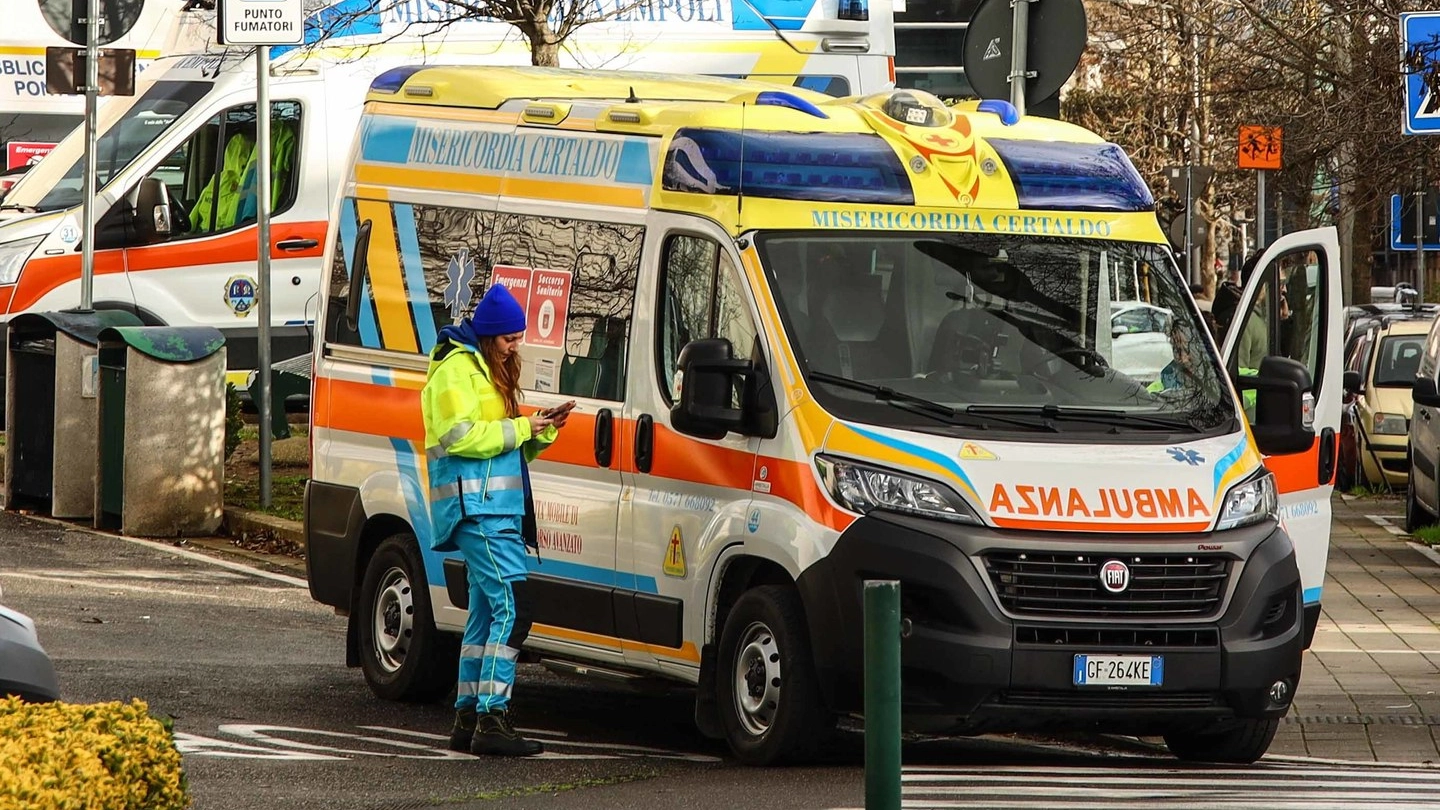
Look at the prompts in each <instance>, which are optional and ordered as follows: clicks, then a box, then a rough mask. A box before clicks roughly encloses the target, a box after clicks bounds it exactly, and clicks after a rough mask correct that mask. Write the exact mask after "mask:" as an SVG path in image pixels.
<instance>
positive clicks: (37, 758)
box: [0, 698, 190, 810]
mask: <svg viewBox="0 0 1440 810" xmlns="http://www.w3.org/2000/svg"><path fill="white" fill-rule="evenodd" d="M189 805H190V800H189V797H188V796H187V795H186V791H185V779H184V774H183V772H182V771H181V769H180V752H179V751H178V750H176V748H175V741H174V738H173V737H172V735H171V733H170V729H169V728H167V727H166V726H165V725H164V724H162V723H161V722H160V721H159V720H156V719H155V718H153V717H151V716H150V713H149V707H148V706H146V705H145V703H144V702H142V701H139V700H135V701H131V702H130V703H129V704H124V703H119V702H112V703H94V704H69V703H22V702H20V700H19V699H18V698H6V699H0V807H5V808H16V809H17V810H41V809H42V808H43V810H182V808H185V807H188V806H189Z"/></svg>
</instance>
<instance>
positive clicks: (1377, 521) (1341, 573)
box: [1270, 495, 1440, 763]
mask: <svg viewBox="0 0 1440 810" xmlns="http://www.w3.org/2000/svg"><path fill="white" fill-rule="evenodd" d="M1331 506H1332V508H1333V509H1334V520H1333V522H1332V524H1331V525H1332V529H1331V535H1330V561H1329V566H1328V568H1327V570H1326V577H1325V590H1324V596H1323V599H1322V614H1321V617H1320V625H1319V627H1318V628H1317V630H1316V632H1315V641H1314V643H1313V644H1312V646H1311V649H1310V651H1309V652H1308V653H1306V657H1305V666H1304V670H1303V671H1302V674H1301V676H1300V688H1299V692H1298V694H1297V695H1296V700H1295V705H1294V707H1293V708H1292V710H1291V712H1290V715H1289V716H1287V717H1286V718H1285V722H1284V724H1282V725H1281V726H1280V733H1279V734H1278V735H1276V737H1275V742H1274V743H1273V744H1272V745H1271V747H1270V753H1271V754H1272V755H1275V754H1282V755H1283V754H1289V755H1295V756H1310V757H1322V758H1330V759H1344V760H1352V761H1377V762H1406V763H1417V762H1429V763H1440V624H1437V621H1440V557H1437V555H1434V553H1433V552H1432V553H1431V554H1429V555H1427V554H1425V553H1423V552H1422V551H1420V550H1418V549H1417V548H1416V547H1415V546H1416V545H1418V544H1414V545H1412V544H1413V543H1414V541H1412V540H1410V538H1409V537H1408V536H1406V535H1404V534H1403V533H1402V530H1401V528H1400V527H1401V525H1402V522H1403V514H1404V511H1405V505H1404V502H1403V501H1401V500H1400V499H1398V498H1384V499H1380V498H1351V497H1349V496H1342V495H1336V496H1335V497H1333V498H1332V499H1331ZM1372 516H1373V517H1372Z"/></svg>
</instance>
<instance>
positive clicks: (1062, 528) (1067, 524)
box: [995, 518, 1210, 534]
mask: <svg viewBox="0 0 1440 810" xmlns="http://www.w3.org/2000/svg"><path fill="white" fill-rule="evenodd" d="M995 525H996V526H999V527H1000V528H1002V529H1043V530H1046V531H1059V532H1127V533H1130V534H1146V533H1150V532H1203V531H1205V530H1206V529H1207V528H1209V526H1210V523H1209V522H1208V521H1201V522H1199V523H1117V522H1111V521H1107V522H1105V523H1088V522H1087V523H1082V522H1080V521H1073V522H1072V521H1067V520H1019V519H1016V518H995Z"/></svg>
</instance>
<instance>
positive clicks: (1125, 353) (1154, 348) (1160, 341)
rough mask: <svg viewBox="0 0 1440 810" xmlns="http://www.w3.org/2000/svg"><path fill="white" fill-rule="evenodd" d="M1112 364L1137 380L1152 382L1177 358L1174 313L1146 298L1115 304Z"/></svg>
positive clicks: (1112, 328)
mask: <svg viewBox="0 0 1440 810" xmlns="http://www.w3.org/2000/svg"><path fill="white" fill-rule="evenodd" d="M1111 308H1112V309H1111V312H1112V314H1111V315H1110V341H1111V343H1110V345H1111V354H1112V357H1113V360H1112V362H1111V365H1112V366H1114V367H1115V368H1116V369H1118V370H1120V371H1123V372H1125V373H1126V374H1129V375H1130V376H1131V377H1134V378H1135V379H1137V380H1143V381H1145V382H1149V381H1151V380H1154V379H1156V378H1158V377H1159V376H1160V370H1161V369H1163V368H1165V366H1166V365H1167V364H1169V362H1170V361H1171V360H1173V359H1175V352H1174V350H1172V349H1171V348H1170V336H1169V334H1167V332H1166V330H1167V329H1169V328H1170V317H1171V312H1170V310H1168V309H1165V308H1164V307H1157V306H1155V305H1154V304H1147V303H1145V302H1143V301H1116V302H1114V303H1113V304H1111Z"/></svg>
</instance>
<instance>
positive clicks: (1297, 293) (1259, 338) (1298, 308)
mask: <svg viewBox="0 0 1440 810" xmlns="http://www.w3.org/2000/svg"><path fill="white" fill-rule="evenodd" d="M1323 261H1324V256H1323V255H1320V254H1318V253H1317V252H1315V251H1311V250H1297V251H1292V252H1290V253H1286V254H1283V255H1281V256H1280V257H1278V258H1277V259H1276V260H1275V261H1274V262H1272V263H1271V264H1270V265H1269V266H1268V267H1266V268H1265V271H1264V272H1265V275H1264V277H1263V279H1262V281H1261V287H1260V290H1259V292H1258V293H1257V295H1256V296H1255V298H1254V299H1253V300H1252V302H1251V306H1250V310H1249V311H1248V312H1246V313H1245V314H1244V317H1243V318H1241V319H1240V321H1239V324H1240V337H1239V342H1238V343H1237V344H1236V351H1235V359H1236V361H1237V362H1238V364H1239V369H1238V370H1239V372H1240V373H1241V374H1248V373H1253V372H1255V371H1258V370H1259V368H1260V361H1261V359H1263V358H1264V357H1266V356H1269V355H1279V356H1281V357H1289V358H1290V359H1292V360H1298V361H1300V362H1301V363H1302V364H1304V366H1305V367H1306V368H1307V369H1309V370H1310V378H1311V379H1312V380H1313V381H1314V383H1315V385H1317V386H1318V385H1319V382H1320V364H1321V362H1322V361H1323V358H1322V357H1321V352H1320V349H1321V347H1320V342H1321V341H1320V340H1319V335H1320V332H1321V322H1320V318H1321V317H1322V313H1323V312H1324V310H1325V303H1326V302H1324V301H1322V300H1320V299H1321V294H1320V290H1319V279H1321V278H1323V277H1324V273H1325V270H1324V268H1323V267H1321V263H1322V262H1323Z"/></svg>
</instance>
